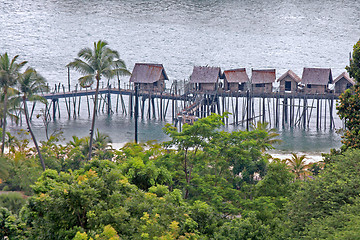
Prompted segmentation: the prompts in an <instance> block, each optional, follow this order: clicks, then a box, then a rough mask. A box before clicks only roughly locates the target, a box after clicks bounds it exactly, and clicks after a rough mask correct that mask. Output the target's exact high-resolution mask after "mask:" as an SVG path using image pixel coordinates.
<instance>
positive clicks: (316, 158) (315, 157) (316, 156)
mask: <svg viewBox="0 0 360 240" xmlns="http://www.w3.org/2000/svg"><path fill="white" fill-rule="evenodd" d="M125 144H126V143H112V144H111V145H112V147H113V148H114V149H120V148H122V147H123V146H124V145H125ZM267 153H268V154H270V155H271V156H272V157H273V158H279V159H286V158H291V156H292V155H291V152H287V151H280V150H276V149H274V150H271V151H268V152H267ZM294 153H296V154H297V155H299V156H301V155H305V156H306V162H307V163H311V162H320V161H322V160H323V157H322V156H321V152H319V153H314V152H308V153H306V152H294Z"/></svg>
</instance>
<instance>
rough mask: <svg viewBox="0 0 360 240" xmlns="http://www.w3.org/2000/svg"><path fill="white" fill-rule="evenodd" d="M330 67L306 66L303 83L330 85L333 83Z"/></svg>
mask: <svg viewBox="0 0 360 240" xmlns="http://www.w3.org/2000/svg"><path fill="white" fill-rule="evenodd" d="M332 80H333V79H332V74H331V69H330V68H304V70H303V75H302V80H301V82H302V83H303V84H313V85H328V84H329V83H332Z"/></svg>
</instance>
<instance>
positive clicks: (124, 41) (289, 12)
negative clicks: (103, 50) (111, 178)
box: [0, 0, 360, 151]
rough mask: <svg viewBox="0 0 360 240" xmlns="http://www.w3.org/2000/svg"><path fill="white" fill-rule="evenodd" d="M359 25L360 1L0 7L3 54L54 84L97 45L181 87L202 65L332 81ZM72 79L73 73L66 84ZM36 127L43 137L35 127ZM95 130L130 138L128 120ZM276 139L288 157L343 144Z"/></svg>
mask: <svg viewBox="0 0 360 240" xmlns="http://www.w3.org/2000/svg"><path fill="white" fill-rule="evenodd" d="M359 26H360V4H359V2H358V1H357V0H347V1H341V0H340V1H339V0H319V1H313V0H283V1H280V0H271V1H270V0H268V1H263V0H262V1H260V0H255V1H249V0H247V1H245V0H244V1H241V0H222V1H220V0H219V1H216V0H162V1H155V0H153V1H141V0H127V1H120V0H118V1H116V0H103V1H101V0H96V1H95V0H87V1H84V0H83V1H80V0H59V1H55V0H47V1H45V0H2V1H1V2H0V52H1V53H3V52H8V53H9V54H11V55H12V56H13V55H16V54H19V55H20V56H21V60H28V61H29V63H30V65H31V66H33V67H35V68H36V69H37V70H38V71H39V72H41V73H42V74H43V75H44V76H45V77H46V78H47V80H48V81H49V83H50V85H54V84H55V83H59V82H63V83H64V84H65V83H67V70H66V68H65V65H66V64H67V63H69V62H70V61H72V60H73V59H74V57H75V56H76V54H77V52H78V51H79V50H80V49H81V48H83V47H91V46H92V43H93V42H94V41H97V40H99V39H102V40H106V41H107V42H108V43H109V45H110V47H111V48H113V49H116V50H118V51H119V52H120V54H121V56H122V58H123V59H124V60H125V61H126V63H127V65H128V68H129V69H132V68H133V66H134V64H135V63H136V62H156V63H163V64H164V66H165V69H166V71H167V74H168V76H169V77H170V79H171V80H183V79H187V78H188V77H189V75H190V74H191V71H192V68H193V66H194V65H206V64H208V65H211V66H220V67H221V68H222V69H223V70H225V69H229V68H237V67H246V68H248V69H249V71H250V69H251V68H268V67H271V68H276V69H277V76H278V77H279V76H280V75H281V74H283V73H284V72H285V71H287V70H288V69H292V70H293V71H295V72H296V73H297V74H298V75H300V76H301V73H302V68H303V67H331V68H332V71H333V75H334V78H335V77H337V76H338V75H339V74H340V73H341V72H343V71H344V67H345V66H346V65H347V64H348V58H349V52H351V51H352V46H353V45H354V44H355V43H356V41H357V40H358V39H359V37H360V27H359ZM77 77H78V75H77V74H76V73H72V77H71V82H72V85H75V84H76V81H77V80H76V79H77ZM122 81H123V82H127V81H128V78H124V79H122ZM63 116H64V115H63ZM33 124H34V127H35V130H36V133H37V135H38V136H39V138H42V139H43V138H44V131H43V126H42V124H41V121H39V120H34V121H33ZM163 125H164V123H162V122H159V121H156V120H151V121H144V122H142V123H141V124H140V139H141V140H142V141H146V140H149V139H158V140H160V141H162V140H165V139H166V136H165V135H164V134H163V133H162V131H161V128H162V126H163ZM338 125H339V124H338ZM89 126H90V119H89V118H88V115H87V114H85V115H84V116H82V117H81V118H80V119H76V120H73V119H71V120H68V119H67V118H66V117H63V118H61V119H59V120H57V122H55V123H52V124H51V126H50V127H51V129H60V128H61V129H62V130H63V131H64V134H65V137H66V138H67V139H69V138H70V137H71V136H72V135H78V136H85V135H87V134H88V131H89ZM97 127H98V128H99V129H100V131H102V132H105V133H109V134H110V136H111V137H112V139H113V141H114V142H117V143H121V142H126V141H130V140H132V139H133V132H132V129H133V122H132V121H131V120H129V119H128V118H126V117H124V116H122V115H121V114H119V115H116V114H115V115H113V116H110V117H107V116H100V117H99V119H98V121H97ZM13 128H15V127H14V126H13ZM281 136H282V139H283V140H284V143H283V144H282V145H281V146H279V148H280V149H283V150H289V151H294V150H295V151H327V150H328V149H329V148H331V147H338V146H339V145H340V142H339V141H340V137H339V136H338V135H337V134H335V133H334V132H331V131H327V130H322V131H316V130H308V131H302V130H299V129H294V130H283V131H281Z"/></svg>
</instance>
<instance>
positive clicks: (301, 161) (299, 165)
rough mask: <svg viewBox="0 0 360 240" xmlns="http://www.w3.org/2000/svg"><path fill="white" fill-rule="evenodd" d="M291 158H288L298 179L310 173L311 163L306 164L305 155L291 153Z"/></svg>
mask: <svg viewBox="0 0 360 240" xmlns="http://www.w3.org/2000/svg"><path fill="white" fill-rule="evenodd" d="M291 155H292V157H291V159H287V162H288V164H289V166H290V169H291V171H292V172H293V173H294V174H295V176H296V179H301V178H302V177H305V176H306V175H309V173H310V172H309V170H308V168H309V164H306V162H305V159H306V156H305V155H301V156H298V155H297V154H296V153H291Z"/></svg>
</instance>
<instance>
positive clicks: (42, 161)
mask: <svg viewBox="0 0 360 240" xmlns="http://www.w3.org/2000/svg"><path fill="white" fill-rule="evenodd" d="M23 104H24V112H25V119H26V124H27V127H28V130H29V133H30V135H31V138H32V140H33V142H34V144H35V148H36V151H37V152H38V155H39V158H40V163H41V166H42V168H43V170H44V171H45V170H46V168H45V162H44V159H43V157H42V155H41V152H40V148H39V145H38V144H37V141H36V138H35V135H34V133H33V131H32V129H31V126H30V121H29V113H28V109H27V104H26V97H25V96H24V97H23Z"/></svg>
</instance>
